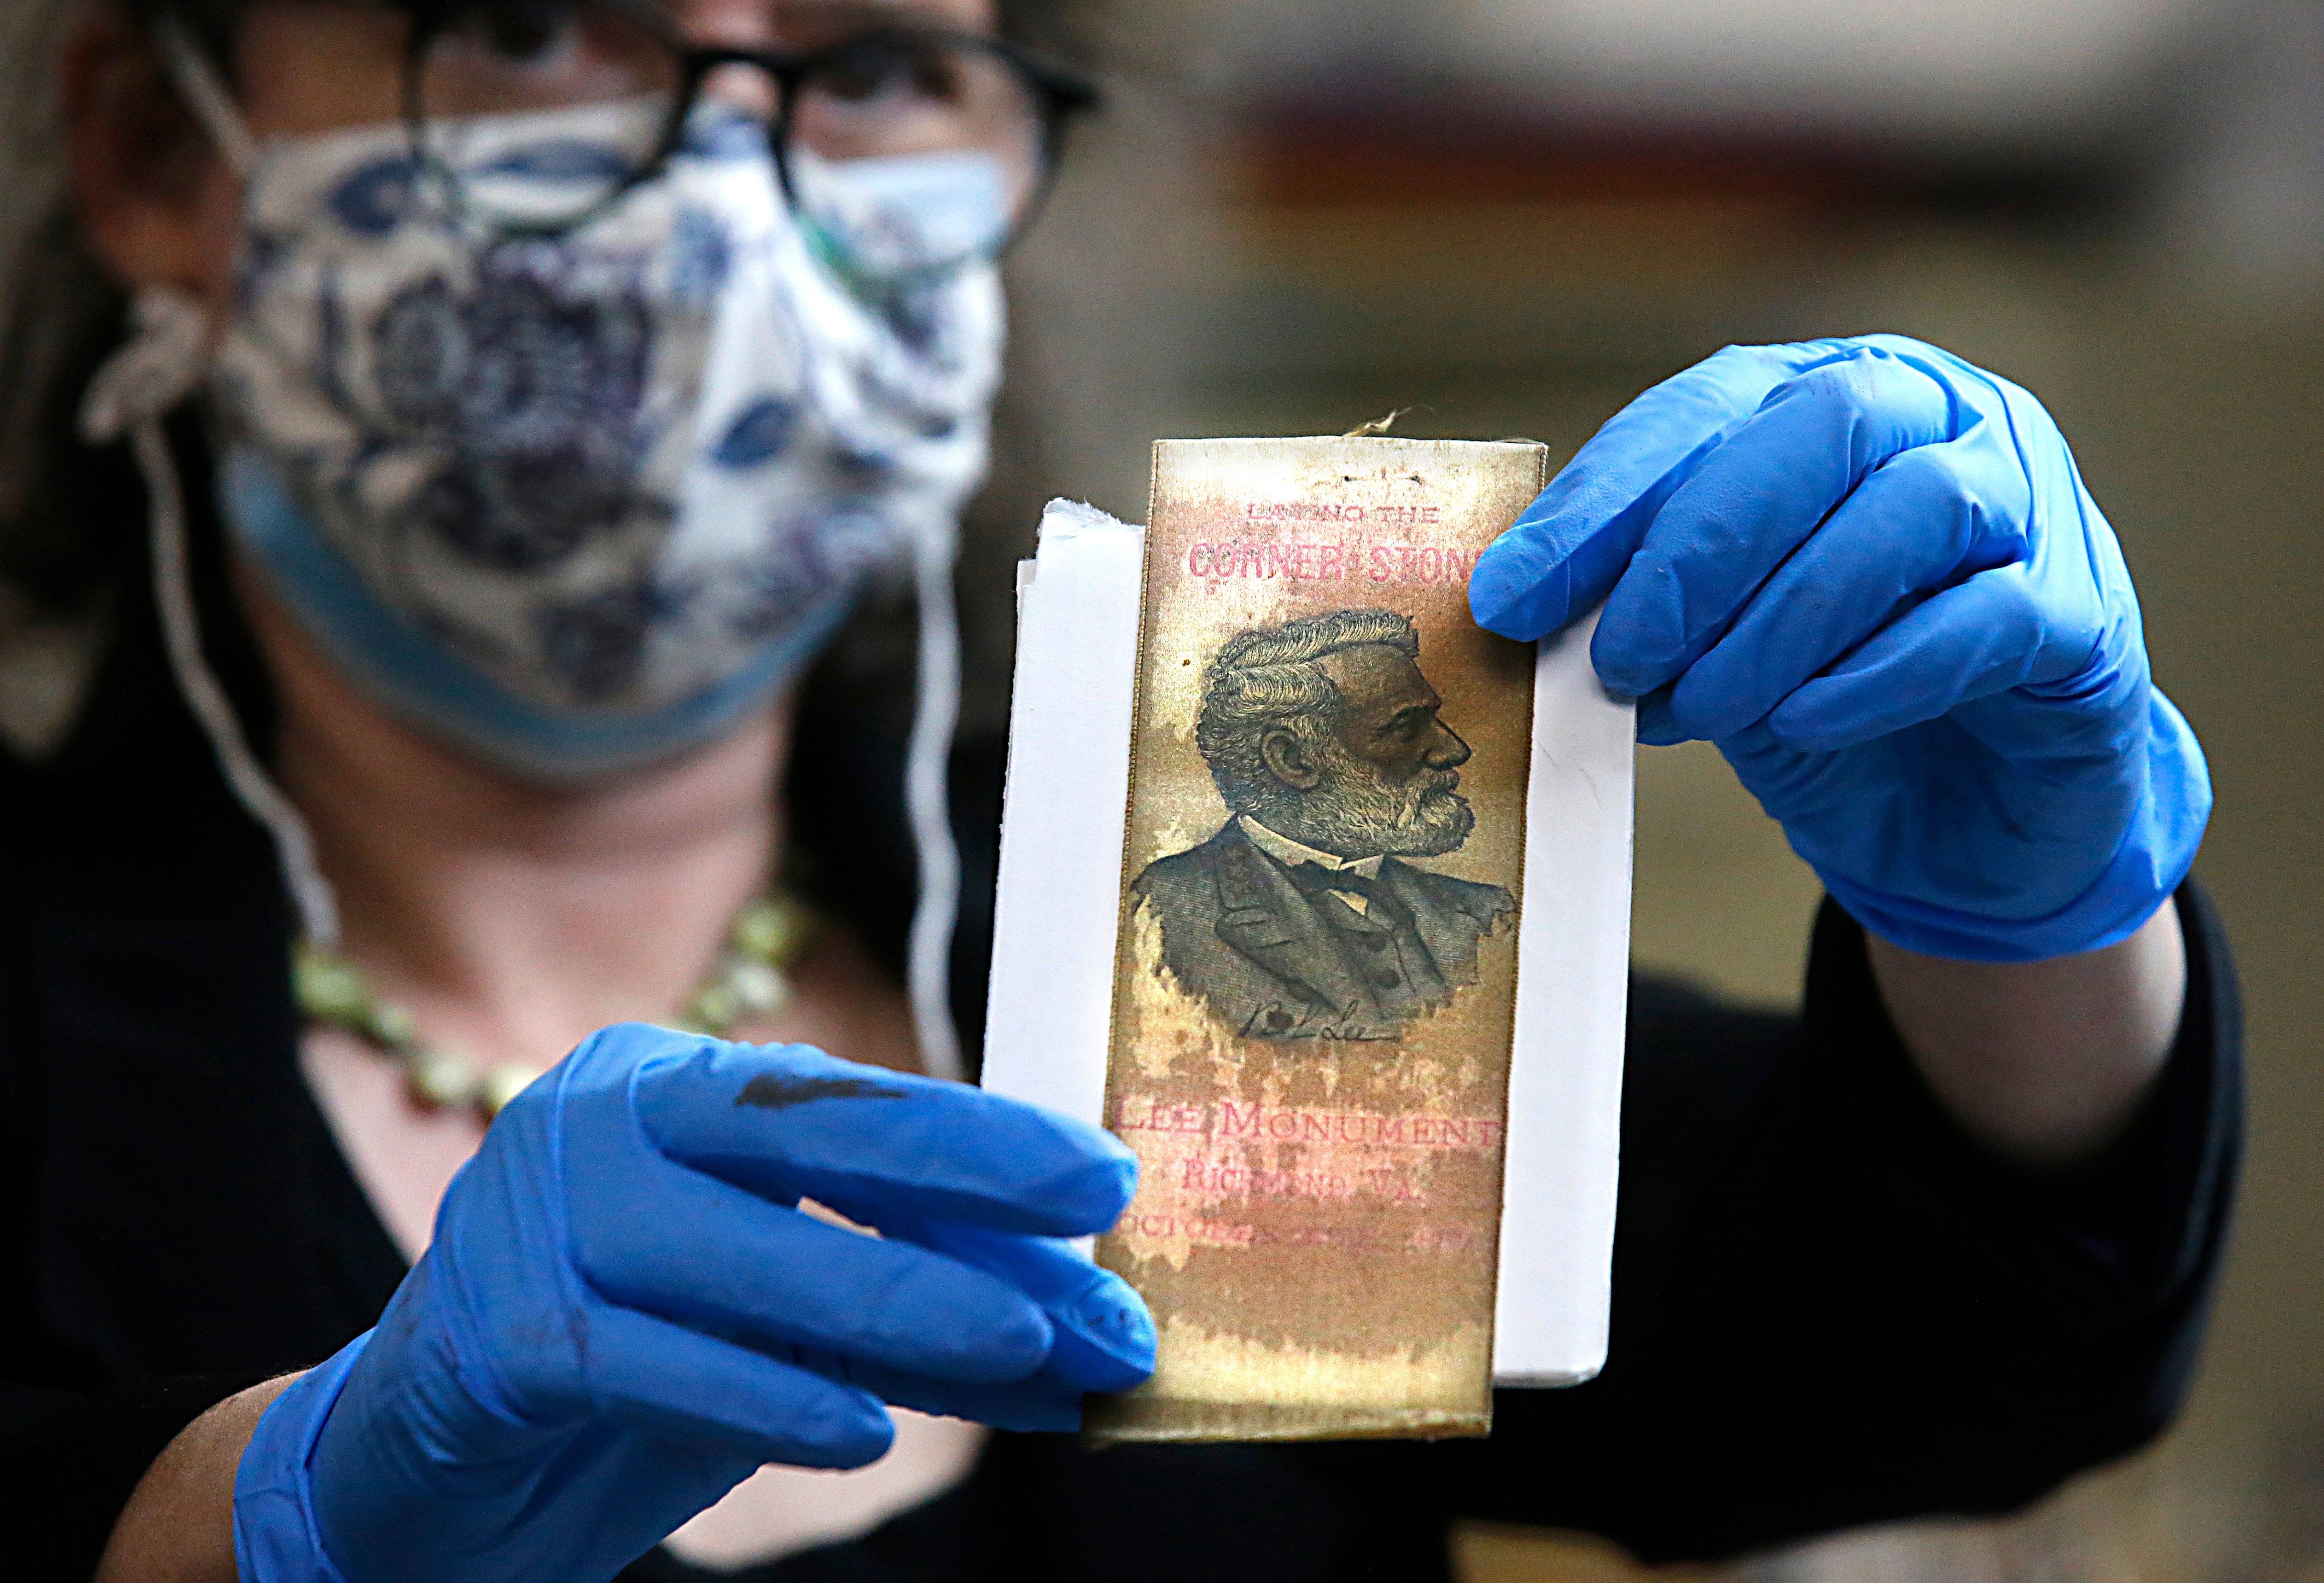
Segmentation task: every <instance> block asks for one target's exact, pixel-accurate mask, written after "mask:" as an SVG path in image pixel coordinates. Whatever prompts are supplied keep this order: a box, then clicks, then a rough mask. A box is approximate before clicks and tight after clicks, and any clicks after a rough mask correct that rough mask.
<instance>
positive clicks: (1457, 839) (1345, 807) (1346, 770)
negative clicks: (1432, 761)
mask: <svg viewBox="0 0 2324 1583" xmlns="http://www.w3.org/2000/svg"><path fill="white" fill-rule="evenodd" d="M1318 757H1319V759H1321V761H1322V765H1323V783H1322V784H1321V785H1319V786H1318V787H1316V788H1315V789H1314V791H1310V792H1299V793H1290V794H1285V795H1283V796H1280V798H1279V799H1277V800H1276V801H1275V802H1274V805H1272V806H1270V807H1267V808H1262V809H1259V810H1257V813H1258V817H1259V823H1260V824H1265V825H1266V826H1268V828H1269V829H1271V830H1273V831H1275V832H1276V833H1278V834H1281V835H1287V836H1289V837H1290V838H1291V839H1292V840H1294V841H1297V842H1305V844H1306V845H1308V846H1312V847H1314V848H1317V849H1318V850H1319V851H1327V852H1330V853H1331V854H1332V855H1333V856H1334V857H1340V858H1369V857H1375V856H1386V857H1393V858H1433V857H1437V856H1441V855H1442V854H1443V853H1445V852H1449V851H1452V850H1453V849H1455V848H1456V847H1458V846H1459V845H1460V844H1461V843H1462V842H1464V841H1466V840H1468V839H1469V832H1470V831H1471V830H1473V829H1475V828H1476V825H1477V815H1476V811H1475V810H1474V809H1472V808H1471V807H1470V806H1469V799H1468V798H1466V797H1464V796H1462V795H1461V794H1460V793H1459V792H1456V791H1454V790H1453V789H1452V788H1453V787H1456V786H1459V785H1460V784H1461V777H1460V776H1459V774H1458V773H1456V772H1455V771H1452V770H1450V769H1434V770H1424V771H1422V772H1421V773H1420V774H1418V775H1416V776H1414V777H1413V778H1411V779H1410V780H1409V781H1407V782H1406V783H1405V784H1403V785H1401V786H1392V785H1390V784H1389V783H1388V782H1387V781H1385V780H1383V779H1381V778H1380V776H1379V771H1378V770H1376V769H1374V768H1372V767H1371V766H1370V765H1369V764H1366V763H1364V762H1362V761H1361V760H1360V759H1355V758H1352V757H1351V756H1349V755H1348V754H1346V753H1344V752H1342V750H1340V749H1339V747H1338V746H1337V745H1336V744H1331V745H1319V751H1318Z"/></svg>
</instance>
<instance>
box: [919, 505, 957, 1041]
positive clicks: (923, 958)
mask: <svg viewBox="0 0 2324 1583" xmlns="http://www.w3.org/2000/svg"><path fill="white" fill-rule="evenodd" d="M955 550H956V545H955V541H954V535H953V534H952V533H950V532H926V533H922V534H921V535H920V536H919V537H918V540H917V541H916V542H915V543H914V545H913V548H912V571H913V584H914V592H915V594H916V597H917V599H918V604H919V628H920V631H919V675H918V697H917V699H916V700H915V701H914V704H913V708H912V734H911V737H910V739H909V741H908V742H907V744H906V747H905V751H904V808H905V812H906V813H907V815H908V816H909V818H910V821H911V827H912V850H913V853H914V855H915V857H916V858H917V859H918V868H919V880H920V885H919V889H920V894H919V900H918V905H917V906H916V907H914V908H913V909H912V933H911V943H910V948H909V950H908V953H907V954H906V960H905V970H904V976H905V982H906V986H907V988H908V990H909V992H910V997H911V1003H912V1031H913V1033H914V1035H916V1036H917V1037H918V1040H919V1045H920V1064H921V1066H922V1067H923V1068H925V1069H926V1071H927V1074H928V1075H929V1076H930V1077H941V1078H949V1079H951V1080H953V1081H955V1082H964V1081H967V1078H968V1072H967V1070H966V1068H965V1067H964V1064H963V1063H962V1061H961V1055H960V1037H959V1035H958V1034H957V1033H956V1032H954V1027H953V1020H952V939H953V931H954V927H955V925H957V923H958V920H959V916H960V849H959V847H958V846H957V844H955V842H954V840H953V833H952V799H951V797H950V796H949V795H948V792H949V782H950V776H949V771H950V769H951V763H952V743H953V734H954V729H955V727H956V726H957V725H958V723H959V719H960V618H959V614H958V612H956V611H955V610H954V608H953V585H952V572H953V558H954V553H955Z"/></svg>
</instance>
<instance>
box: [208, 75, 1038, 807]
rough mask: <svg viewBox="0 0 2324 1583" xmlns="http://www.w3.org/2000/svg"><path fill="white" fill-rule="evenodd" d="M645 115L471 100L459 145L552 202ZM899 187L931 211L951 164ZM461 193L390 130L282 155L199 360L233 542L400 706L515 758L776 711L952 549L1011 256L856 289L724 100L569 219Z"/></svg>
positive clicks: (675, 746) (970, 194)
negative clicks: (788, 684) (529, 110)
mask: <svg viewBox="0 0 2324 1583" xmlns="http://www.w3.org/2000/svg"><path fill="white" fill-rule="evenodd" d="M648 113H649V112H647V111H645V110H643V109H641V108H639V107H634V106H621V105H614V106H591V107H587V108H584V109H570V110H557V111H547V112H540V113H534V114H525V115H501V116H493V117H489V118H480V119H478V120H476V121H475V122H472V123H470V124H467V125H466V126H465V127H464V128H462V135H461V136H460V138H459V139H458V143H457V154H455V155H454V156H453V157H454V158H456V159H457V161H459V162H460V164H459V171H458V174H459V176H460V179H461V182H462V184H463V186H464V187H465V188H466V189H469V190H477V189H485V188H489V189H492V190H493V193H494V197H495V199H496V201H498V202H499V203H500V204H501V205H502V207H503V209H504V210H505V208H506V207H511V206H515V207H521V204H522V201H523V199H524V197H525V194H526V192H527V190H528V189H533V190H537V191H538V192H539V194H540V195H541V196H542V198H544V200H549V201H545V203H544V207H551V204H552V203H553V200H554V198H556V189H557V187H558V184H559V183H560V182H569V181H572V180H575V179H577V178H578V177H580V176H583V175H587V174H591V173H592V172H593V171H594V166H593V161H597V160H600V159H601V158H603V157H605V155H604V151H605V150H607V149H608V148H611V147H613V146H618V145H620V144H621V143H623V142H624V141H629V140H633V139H634V137H635V135H636V133H635V129H634V127H633V126H632V125H631V124H629V121H630V119H631V118H633V117H635V116H637V115H642V114H648ZM887 175H888V180H889V189H890V190H893V191H897V192H899V193H906V194H909V195H911V199H912V201H913V202H915V203H916V204H919V205H922V206H925V205H926V204H927V202H928V201H929V200H930V194H929V193H928V192H927V190H925V189H927V188H928V187H929V186H930V184H931V183H932V182H933V183H935V184H936V185H937V186H939V187H941V186H943V185H944V183H945V179H946V171H945V170H944V169H942V168H940V167H932V168H931V169H930V170H928V171H927V172H922V173H918V179H915V173H914V172H911V171H897V172H888V173H887ZM964 176H965V179H964V182H963V183H962V184H961V191H960V192H959V193H956V194H953V195H952V197H953V198H954V200H955V202H956V205H958V204H964V205H966V206H968V207H974V206H975V205H976V204H977V203H979V202H980V201H981V198H980V195H981V194H982V193H984V192H985V191H986V190H987V189H989V187H990V183H989V180H985V179H982V176H981V173H978V172H973V171H970V172H965V173H964ZM441 190H442V189H441V187H440V185H439V184H438V182H437V181H436V180H435V179H433V175H432V173H427V172H423V171H422V170H420V169H419V168H418V167H417V166H416V165H415V163H414V161H413V160H412V158H411V155H410V152H409V148H408V143H407V140H406V137H405V134H404V133H403V132H402V130H401V128H396V127H377V128H366V129H362V130H357V131H353V132H347V133H330V134H326V135H321V136H314V137H304V138H298V139H288V140H281V141H278V142H274V143H268V144H264V145H261V146H260V147H259V148H258V149H257V151H256V154H255V159H254V164H253V166H252V169H251V171H250V178H249V182H248V187H247V190H246V197H245V220H244V227H245V234H244V244H243V250H242V254H241V258H240V262H239V276H238V288H239V300H238V304H237V309H236V312H235V316H234V317H233V318H232V319H231V321H230V322H229V323H228V325H227V326H226V332H225V335H224V336H223V339H222V341H221V343H220V345H219V347H218V351H217V361H216V363H215V365H214V367H213V370H212V373H211V376H210V384H209V389H210V395H211V410H212V412H213V414H214V416H215V419H216V421H217V427H218V429H219V435H220V439H221V442H222V443H221V446H220V449H221V454H222V456H223V465H222V467H221V471H220V479H221V492H222V496H223V502H224V506H225V510H226V520H227V522H228V525H229V529H230V531H231V532H232V533H233V535H234V536H235V540H236V542H237V543H238V545H239V546H240V547H241V548H242V549H243V551H244V553H245V554H246V555H248V556H249V557H251V558H252V559H253V560H254V561H255V562H256V563H257V564H258V566H260V567H262V568H263V571H264V573H265V575H266V577H267V579H268V581H269V582H270V583H271V584H272V587H273V589H274V591H275V592H276V593H277V594H279V595H280V596H281V598H282V599H283V600H284V601H285V602H286V603H288V604H289V605H290V606H291V609H292V610H293V612H295V613H296V614H297V616H298V617H299V619H300V621H301V622H302V624H303V625H304V626H306V627H307V628H308V629H309V630H310V631H311V632H312V634H313V635H314V636H315V637H316V639H317V640H318V641H319V642H321V643H322V644H323V645H324V647H325V648H326V649H327V650H328V652H329V653H330V654H331V656H332V658H334V660H335V661H336V662H337V664H339V665H340V666H341V667H343V668H344V669H345V670H346V671H347V673H348V674H349V675H350V676H352V677H353V678H354V679H355V681H356V682H357V684H358V685H359V686H363V687H364V688H365V689H366V690H367V691H368V692H370V693H371V694H372V695H374V696H375V697H377V698H378V699H379V700H381V701H382V702H383V704H387V705H388V706H389V707H391V708H392V709H394V710H396V711H397V712H398V713H401V714H403V715H405V716H407V717H409V718H410V719H412V720H414V721H415V722H419V723H420V724H421V725H423V726H425V727H427V728H428V729H429V730H431V731H433V732H437V733H438V734H440V735H443V736H446V737H448V738H450V739H452V740H454V741H457V742H458V743H460V744H462V745H464V746H466V748H467V749H468V750H471V751H473V752H475V754H477V755H478V756H479V757H481V758H483V759H486V760H487V761H490V762H493V763H495V764H497V765H500V766H502V767H503V768H507V769H509V770H511V771H512V772H514V773H517V774H521V775H523V776H526V777H528V778H536V779H542V780H562V779H570V778H577V777H583V776H588V775H593V774H596V773H600V772H603V771H605V770H609V769H615V768H622V767H625V766H629V765H634V764H638V763H641V762H644V761H647V760H650V759H655V758H658V757H660V756H663V755H666V754H668V753H670V752H673V751H676V750H680V749H683V748H685V747H687V746H690V745H693V744H695V743H696V742H699V741H705V740H707V739H708V738H710V737H712V736H714V735H715V734H716V733H718V732H720V731H721V730H723V729H724V728H725V727H726V726H727V725H729V724H730V723H732V722H733V721H734V720H735V719H737V718H738V717H740V716H741V715H742V714H743V713H745V712H747V711H748V710H750V709H752V707H754V706H756V705H757V704H760V703H761V702H762V701H763V700H764V699H765V698H766V697H767V696H768V695H769V694H770V691H771V690H773V689H774V688H776V687H777V686H780V685H781V684H782V683H783V682H784V681H785V680H787V679H788V678H789V677H791V676H794V675H795V674H796V673H797V672H798V670H799V668H800V667H802V666H803V665H804V664H805V663H806V662H807V660H808V659H809V658H811V657H812V656H813V654H814V652H815V651H816V649H817V648H818V647H819V646H820V645H821V644H822V642H823V641H824V640H825V639H826V638H827V637H828V635H829V634H830V632H831V630H833V628H834V627H835V625H836V624H837V623H838V622H839V621H840V620H841V618H842V617H843V616H844V613H845V612H846V611H847V609H848V607H849V605H850V604H851V603H852V601H853V597H854V596H855V594H857V593H858V592H859V591H860V589H861V587H862V584H863V583H864V581H865V579H866V578H867V577H869V576H871V575H874V574H875V573H876V572H878V571H879V570H880V569H881V568H882V567H884V566H889V565H890V564H893V563H897V562H899V561H904V560H907V559H909V558H911V557H914V556H915V555H916V554H918V555H921V556H925V555H926V554H927V551H928V549H929V548H931V547H932V546H934V547H938V548H941V550H942V552H943V554H944V555H945V557H946V558H947V559H948V557H949V554H950V547H951V544H952V538H953V534H954V520H955V517H956V514H957V512H958V510H959V508H960V506H961V504H962V502H964V499H965V498H966V496H967V495H968V493H969V492H970V491H971V490H972V489H973V487H974V486H975V484H976V483H977V482H978V480H979V479H980V477H981V476H982V471H983V467H984V464H985V458H986V454H987V409H988V406H989V403H990V401H991V396H992V392H993V390H994V387H995V385H996V383H997V382H998V378H999V373H1000V354H1001V336H1002V313H1001V292H1000V287H999V283H998V278H997V274H996V272H994V270H993V269H992V268H991V266H989V265H976V266H973V267H970V268H967V269H964V270H962V271H960V272H956V273H954V274H952V275H950V276H947V277H945V278H944V279H941V280H939V281H933V282H927V283H922V284H920V285H918V286H916V287H914V288H913V289H911V290H909V291H908V292H905V293H902V294H899V295H896V296H891V297H890V298H887V299H881V300H877V301H873V300H867V299H865V298H863V297H861V296H858V295H856V294H854V293H853V292H851V291H850V290H848V289H847V288H846V287H845V286H844V285H842V284H841V283H840V282H839V281H838V280H837V279H836V278H835V274H834V273H833V272H832V271H830V270H829V269H827V268H825V266H824V265H823V264H821V263H819V262H816V258H815V257H813V256H812V255H811V253H810V251H809V248H808V246H807V243H806V241H805V240H804V239H803V236H802V234H801V231H800V228H799V227H798V225H796V224H794V223H793V220H792V218H791V216H790V215H789V214H788V211H787V209H786V207H785V205H784V201H783V197H782V194H781V191H780V189H779V185H778V181H777V178H776V175H775V170H774V166H773V162H772V161H771V158H770V154H769V152H768V149H767V146H766V143H765V140H764V136H763V133H761V130H760V129H759V127H758V126H757V125H756V124H754V123H752V122H749V121H747V120H745V119H743V118H742V117H740V116H735V115H728V114H723V113H721V112H719V111H716V110H715V109H710V110H705V111H704V112H702V113H701V114H699V115H697V116H696V122H695V124H694V125H693V126H692V127H691V128H690V131H689V136H688V138H687V142H686V143H685V145H684V146H683V147H682V148H681V149H679V150H678V152H677V153H676V154H674V155H673V157H672V158H671V159H670V160H669V164H668V167H667V169H666V170H664V171H663V172H662V173H661V174H660V175H659V176H658V177H657V178H656V179H653V180H651V181H649V182H647V183H645V184H643V185H641V186H640V187H638V188H636V189H632V191H630V192H629V193H628V194H626V195H625V196H624V197H623V198H622V199H621V200H620V201H619V202H618V203H616V204H615V205H614V206H613V207H611V208H610V209H608V210H606V211H605V212H604V213H603V214H601V215H598V216H595V217H594V218H592V219H590V220H589V221H587V222H586V224H584V225H582V226H580V227H579V228H577V229H576V230H573V231H570V232H567V233H565V234H563V235H557V236H554V237H548V238H539V237H534V238H525V237H518V238H514V239H511V238H508V237H504V236H501V235H493V234H490V233H486V232H484V231H482V230H480V229H478V228H476V227H475V226H472V225H469V224H468V223H466V221H465V220H464V219H463V218H462V216H461V215H460V214H459V213H458V212H457V211H456V210H455V209H454V208H453V207H451V206H450V205H448V204H447V202H446V201H445V200H444V199H443V198H441V196H440V193H441ZM875 196H876V195H875ZM935 196H936V198H944V197H945V194H944V193H942V192H939V193H936V195H935ZM952 223H954V224H965V225H973V224H974V223H976V222H975V220H974V217H973V216H969V217H968V218H967V219H965V220H955V221H954V222H952Z"/></svg>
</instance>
